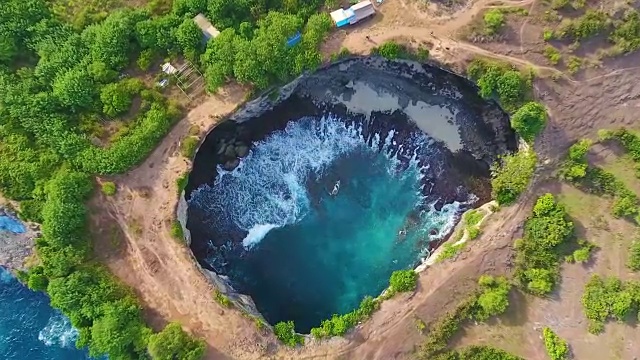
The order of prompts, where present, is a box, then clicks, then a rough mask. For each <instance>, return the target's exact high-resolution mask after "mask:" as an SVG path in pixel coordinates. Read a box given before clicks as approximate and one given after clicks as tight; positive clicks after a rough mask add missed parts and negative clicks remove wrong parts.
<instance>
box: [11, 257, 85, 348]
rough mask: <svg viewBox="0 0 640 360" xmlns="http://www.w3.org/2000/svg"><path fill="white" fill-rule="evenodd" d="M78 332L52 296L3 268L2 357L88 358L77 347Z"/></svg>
mask: <svg viewBox="0 0 640 360" xmlns="http://www.w3.org/2000/svg"><path fill="white" fill-rule="evenodd" d="M77 336H78V334H77V331H76V330H74V329H73V328H72V327H71V324H70V323H69V320H68V319H67V318H65V317H64V316H63V315H62V314H60V313H59V312H57V311H56V310H54V309H52V308H51V307H50V306H49V299H48V298H47V297H46V296H45V295H44V294H42V293H37V292H33V291H31V290H29V289H27V288H26V287H25V286H23V285H22V284H20V282H18V281H17V280H16V279H15V278H14V277H13V276H12V275H11V273H9V272H8V271H7V270H5V269H3V268H0V359H2V360H24V359H29V360H76V359H78V360H79V359H89V357H88V355H87V353H86V352H85V351H82V350H77V349H76V348H75V340H76V338H77Z"/></svg>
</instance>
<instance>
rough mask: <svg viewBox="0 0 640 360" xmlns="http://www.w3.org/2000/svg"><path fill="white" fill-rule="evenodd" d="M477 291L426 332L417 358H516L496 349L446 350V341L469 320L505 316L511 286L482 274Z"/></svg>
mask: <svg viewBox="0 0 640 360" xmlns="http://www.w3.org/2000/svg"><path fill="white" fill-rule="evenodd" d="M478 284H479V285H480V289H481V290H480V291H479V292H476V293H474V294H472V295H471V296H470V297H469V298H468V299H466V300H464V301H463V302H462V303H460V305H458V307H457V308H456V309H455V310H454V311H452V312H449V313H447V314H446V315H444V316H443V317H442V318H441V319H440V320H438V321H437V322H436V323H435V324H432V325H431V326H430V327H429V328H428V331H427V339H426V341H425V342H424V344H423V345H422V346H421V348H420V350H419V352H418V358H419V359H469V360H471V359H474V360H475V359H486V360H493V359H519V358H518V357H515V356H513V355H510V354H508V353H505V352H503V351H502V350H499V349H494V348H490V347H470V348H466V349H463V350H461V351H448V350H447V346H448V343H449V340H450V339H451V338H452V337H453V336H454V335H455V333H456V332H457V331H458V330H459V329H460V328H461V327H462V324H463V323H464V322H465V321H468V320H481V321H484V320H487V319H488V318H489V317H490V316H495V315H500V314H502V313H504V312H505V311H506V309H507V307H508V306H509V300H508V294H509V289H510V287H511V285H510V284H509V283H508V282H507V280H506V279H505V278H502V277H500V278H494V277H492V276H487V275H483V276H482V277H481V278H480V279H479V280H478Z"/></svg>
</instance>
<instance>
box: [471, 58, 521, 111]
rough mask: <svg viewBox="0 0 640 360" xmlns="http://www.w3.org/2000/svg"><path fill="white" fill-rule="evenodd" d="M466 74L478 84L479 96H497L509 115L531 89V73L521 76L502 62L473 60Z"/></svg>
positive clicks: (486, 97)
mask: <svg viewBox="0 0 640 360" xmlns="http://www.w3.org/2000/svg"><path fill="white" fill-rule="evenodd" d="M467 73H468V75H469V77H470V78H471V79H473V80H475V81H476V83H477V84H478V87H479V93H480V96H482V97H483V98H485V99H489V98H492V97H495V96H497V97H498V99H499V101H500V105H502V107H503V108H504V109H505V110H506V111H508V112H509V113H512V112H514V111H515V110H517V109H518V108H519V107H520V106H521V105H522V103H523V102H524V101H525V100H526V99H527V98H528V97H529V95H530V92H531V89H532V87H533V85H532V82H531V80H532V74H531V73H529V74H522V73H520V72H518V71H516V69H515V68H513V67H512V66H511V65H509V64H506V63H502V62H497V61H488V60H483V59H475V60H473V61H472V62H471V63H470V64H469V66H468V67H467Z"/></svg>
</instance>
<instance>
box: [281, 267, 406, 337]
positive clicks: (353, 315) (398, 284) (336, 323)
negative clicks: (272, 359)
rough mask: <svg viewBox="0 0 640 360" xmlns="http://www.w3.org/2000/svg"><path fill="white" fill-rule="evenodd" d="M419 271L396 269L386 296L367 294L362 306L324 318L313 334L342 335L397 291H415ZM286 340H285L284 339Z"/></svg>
mask: <svg viewBox="0 0 640 360" xmlns="http://www.w3.org/2000/svg"><path fill="white" fill-rule="evenodd" d="M417 282H418V273H416V272H415V271H413V270H411V269H409V270H396V271H394V272H393V273H392V274H391V277H390V279H389V289H388V290H387V292H386V293H385V296H381V297H379V298H376V299H374V298H372V297H371V296H366V297H365V298H364V299H362V301H361V302H360V306H359V307H358V308H357V309H355V310H353V311H351V312H349V313H346V314H344V315H337V314H334V315H333V316H332V317H331V319H327V320H323V321H322V323H321V324H320V326H319V327H315V328H312V329H311V335H312V336H313V337H315V338H316V339H322V338H327V337H331V336H342V335H344V334H345V333H346V332H347V331H348V330H349V329H351V328H352V327H354V326H356V325H357V324H358V323H359V322H361V321H364V320H366V319H368V318H369V317H370V316H371V314H373V312H374V311H376V310H378V308H379V307H380V302H381V301H382V300H384V299H387V298H389V297H391V296H393V295H395V294H396V293H399V292H407V291H414V290H415V289H416V287H417ZM283 342H284V341H283Z"/></svg>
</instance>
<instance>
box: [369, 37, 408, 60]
mask: <svg viewBox="0 0 640 360" xmlns="http://www.w3.org/2000/svg"><path fill="white" fill-rule="evenodd" d="M374 52H375V53H376V54H378V55H380V56H382V57H383V58H386V59H397V58H399V57H401V56H402V53H403V52H404V48H403V47H402V45H400V44H398V43H397V42H394V41H385V42H384V43H383V44H382V45H380V46H379V47H378V48H377V49H375V51H374Z"/></svg>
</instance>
